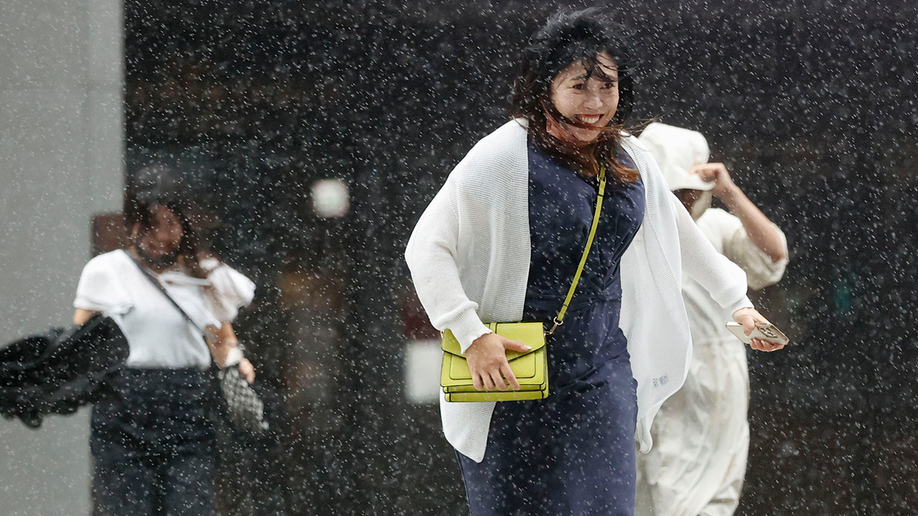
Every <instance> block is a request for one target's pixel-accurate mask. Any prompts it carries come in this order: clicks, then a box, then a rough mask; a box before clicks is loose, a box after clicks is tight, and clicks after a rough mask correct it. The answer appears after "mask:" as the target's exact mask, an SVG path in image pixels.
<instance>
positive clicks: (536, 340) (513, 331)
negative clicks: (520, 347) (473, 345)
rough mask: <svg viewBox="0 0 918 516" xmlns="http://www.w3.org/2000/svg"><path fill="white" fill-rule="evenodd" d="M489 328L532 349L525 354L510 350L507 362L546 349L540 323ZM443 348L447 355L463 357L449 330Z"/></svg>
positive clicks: (500, 325)
mask: <svg viewBox="0 0 918 516" xmlns="http://www.w3.org/2000/svg"><path fill="white" fill-rule="evenodd" d="M487 327H488V328H490V329H491V331H493V332H494V333H496V334H498V335H500V336H501V337H504V338H507V339H510V340H516V341H519V342H522V343H523V344H525V345H527V346H529V347H531V348H532V349H530V350H529V351H526V352H524V353H520V352H519V351H513V350H509V349H508V350H507V351H506V352H507V360H515V359H517V358H519V357H522V356H525V355H528V354H530V353H532V352H533V351H538V350H540V349H542V348H544V347H545V328H544V327H543V326H542V323H540V322H516V323H488V324H487ZM442 348H443V351H444V352H445V353H449V354H451V355H456V356H460V357H461V356H463V355H462V347H461V346H460V345H459V341H458V340H457V339H456V337H455V336H453V332H451V331H449V330H446V331H444V332H443V343H442Z"/></svg>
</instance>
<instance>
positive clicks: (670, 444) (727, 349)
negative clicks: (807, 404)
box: [635, 123, 788, 516]
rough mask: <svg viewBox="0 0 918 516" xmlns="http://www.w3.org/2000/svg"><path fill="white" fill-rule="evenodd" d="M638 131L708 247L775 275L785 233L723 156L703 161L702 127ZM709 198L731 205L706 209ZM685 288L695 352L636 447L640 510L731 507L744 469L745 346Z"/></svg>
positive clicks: (768, 278) (675, 514) (687, 512)
mask: <svg viewBox="0 0 918 516" xmlns="http://www.w3.org/2000/svg"><path fill="white" fill-rule="evenodd" d="M640 140H641V142H642V143H643V144H644V145H646V146H647V147H648V148H649V150H650V152H651V153H652V154H653V156H654V158H655V159H656V160H657V162H658V163H659V165H660V169H661V170H662V171H663V175H664V176H665V177H666V181H667V184H668V185H669V189H670V190H672V191H673V193H675V195H676V196H677V197H678V198H679V200H680V201H682V204H683V205H684V206H685V208H686V209H687V210H688V211H689V213H691V215H692V218H693V219H695V222H696V223H697V224H698V226H699V227H700V228H701V230H702V232H703V233H704V234H705V236H707V237H708V239H709V240H710V241H711V243H712V244H713V245H714V247H715V249H717V251H718V252H720V253H722V254H723V255H724V256H726V257H727V258H729V259H730V261H732V262H734V263H736V264H737V265H739V266H740V267H742V268H743V270H744V271H746V275H747V280H748V283H749V287H750V288H752V289H760V288H764V287H766V286H769V285H773V284H774V283H776V282H777V281H778V280H780V279H781V276H782V275H783V274H784V269H785V267H786V266H787V262H788V252H787V242H786V239H785V237H784V234H783V233H782V232H781V230H780V229H779V228H778V227H777V226H776V225H774V224H773V223H772V222H771V221H770V220H769V219H768V218H767V217H766V216H765V214H763V213H762V212H761V210H759V208H758V207H756V205H755V204H753V203H752V201H750V200H749V198H747V197H746V195H745V194H744V193H743V191H742V190H741V189H740V188H739V187H738V186H737V185H736V184H735V183H734V182H733V181H732V179H731V178H730V174H729V173H728V172H727V169H726V167H725V166H724V165H723V163H708V158H709V156H710V151H709V148H708V144H707V141H706V140H705V138H704V136H702V134H701V133H699V132H696V131H690V130H687V129H682V128H679V127H673V126H670V125H666V124H661V123H652V124H650V125H648V126H647V127H646V128H645V129H644V131H643V132H642V134H641V136H640ZM713 197H716V198H717V199H718V200H720V201H721V202H722V203H723V204H724V205H725V206H726V208H727V210H729V211H725V210H722V209H719V208H712V207H711V201H712V198H713ZM683 294H684V297H685V307H686V310H687V311H688V315H689V321H690V324H691V330H692V341H693V355H692V361H691V365H690V370H689V375H688V377H687V378H686V380H685V385H684V386H683V387H682V389H680V390H679V391H678V392H677V393H676V394H674V395H673V396H672V398H670V399H669V400H667V401H666V402H665V403H664V404H663V407H662V409H661V410H660V412H659V414H658V415H657V417H656V419H655V420H654V424H653V428H652V431H651V432H652V435H653V441H654V446H653V449H652V450H651V451H650V453H648V454H646V455H644V454H640V453H639V454H638V493H637V508H636V511H635V514H637V515H644V516H647V515H658V516H695V515H729V514H733V512H734V511H735V510H736V508H737V506H738V504H739V497H740V491H741V489H742V485H743V477H744V475H745V472H746V457H747V454H748V451H749V425H748V422H747V410H748V405H749V373H748V365H747V362H746V350H745V349H744V345H743V344H742V343H741V342H740V341H739V340H738V339H737V338H736V337H735V336H733V334H731V333H730V332H729V331H728V330H727V329H726V328H725V327H724V325H723V322H722V321H725V320H728V319H727V318H726V316H727V315H729V314H724V313H723V309H722V308H721V307H720V306H719V305H718V304H717V303H715V302H714V301H713V300H712V299H711V296H710V295H709V294H708V293H707V292H706V291H705V290H704V289H702V288H701V286H700V285H698V284H697V282H695V281H694V280H692V279H691V278H684V281H683Z"/></svg>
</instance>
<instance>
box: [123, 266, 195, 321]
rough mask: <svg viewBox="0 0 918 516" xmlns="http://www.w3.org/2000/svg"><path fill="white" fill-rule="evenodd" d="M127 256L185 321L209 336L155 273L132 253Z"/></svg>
mask: <svg viewBox="0 0 918 516" xmlns="http://www.w3.org/2000/svg"><path fill="white" fill-rule="evenodd" d="M127 255H128V256H129V257H130V258H131V261H132V262H134V265H136V266H137V268H138V269H140V272H141V273H142V274H143V275H144V277H145V278H147V279H148V280H150V283H152V284H153V285H154V286H155V287H156V288H158V289H159V291H160V292H162V293H163V295H164V296H166V299H168V300H169V302H170V303H172V306H174V307H175V309H176V310H178V311H179V313H180V314H182V317H184V318H185V320H186V321H188V322H189V323H190V324H191V326H192V327H193V328H194V329H196V330H198V331H199V332H201V333H202V334H203V335H207V331H206V330H204V329H202V328H201V327H200V326H198V323H196V322H194V320H193V319H192V318H191V316H189V315H188V314H187V313H186V312H185V310H183V309H182V307H181V306H179V304H178V303H176V302H175V299H172V296H171V295H169V291H168V290H166V287H164V286H163V284H162V283H160V282H159V280H158V279H156V278H154V277H153V273H152V272H150V270H149V269H147V268H146V267H144V266H143V264H142V263H140V262H138V261H137V258H134V256H133V255H132V254H131V253H127Z"/></svg>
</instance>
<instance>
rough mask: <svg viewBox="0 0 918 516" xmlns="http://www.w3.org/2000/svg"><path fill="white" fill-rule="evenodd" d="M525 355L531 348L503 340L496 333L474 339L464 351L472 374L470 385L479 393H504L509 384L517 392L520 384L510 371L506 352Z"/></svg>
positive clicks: (516, 342) (513, 341)
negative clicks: (498, 391) (511, 351)
mask: <svg viewBox="0 0 918 516" xmlns="http://www.w3.org/2000/svg"><path fill="white" fill-rule="evenodd" d="M508 349H510V350H513V351H519V352H520V353H525V352H527V351H529V350H530V349H531V348H530V347H529V346H526V345H524V344H523V343H522V342H518V341H515V340H510V339H505V338H504V337H501V336H500V335H498V334H496V333H486V334H484V335H482V336H481V337H478V338H477V339H475V341H474V342H472V345H471V346H469V347H468V349H466V350H465V358H466V360H468V362H469V370H470V371H471V372H472V383H473V385H475V388H476V389H478V390H479V391H481V390H485V391H493V390H494V389H495V388H496V389H497V390H500V391H506V390H507V385H508V384H509V385H510V387H512V388H513V389H514V390H519V388H520V382H518V381H517V379H516V375H514V374H513V370H511V369H510V363H509V362H508V361H507V353H506V350H508Z"/></svg>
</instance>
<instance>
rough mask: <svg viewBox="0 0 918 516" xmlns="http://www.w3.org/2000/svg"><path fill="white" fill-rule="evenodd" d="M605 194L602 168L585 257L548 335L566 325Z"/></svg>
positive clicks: (602, 169)
mask: <svg viewBox="0 0 918 516" xmlns="http://www.w3.org/2000/svg"><path fill="white" fill-rule="evenodd" d="M605 194H606V167H605V166H602V167H600V168H599V192H598V193H597V194H596V208H595V209H594V210H593V224H592V225H591V226H590V236H589V237H587V241H586V245H585V246H584V248H583V256H581V257H580V265H578V266H577V273H576V274H574V280H573V281H572V282H571V288H570V289H568V291H567V298H565V299H564V304H563V305H561V311H560V312H558V316H557V317H555V318H554V321H553V322H554V325H552V327H551V329H550V330H548V331H547V332H545V334H546V335H551V334H552V333H554V332H555V329H557V328H558V326H561V325H562V324H564V315H565V314H566V313H567V307H568V306H569V305H570V304H571V299H573V298H574V291H576V290H577V283H579V282H580V274H582V273H583V267H584V266H585V265H586V261H587V257H588V256H589V254H590V247H592V246H593V238H594V237H595V236H596V228H597V227H598V226H599V214H600V212H602V199H603V197H604V196H605Z"/></svg>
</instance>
